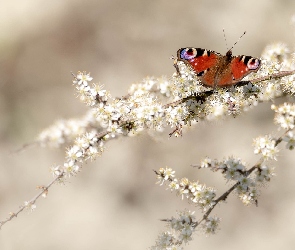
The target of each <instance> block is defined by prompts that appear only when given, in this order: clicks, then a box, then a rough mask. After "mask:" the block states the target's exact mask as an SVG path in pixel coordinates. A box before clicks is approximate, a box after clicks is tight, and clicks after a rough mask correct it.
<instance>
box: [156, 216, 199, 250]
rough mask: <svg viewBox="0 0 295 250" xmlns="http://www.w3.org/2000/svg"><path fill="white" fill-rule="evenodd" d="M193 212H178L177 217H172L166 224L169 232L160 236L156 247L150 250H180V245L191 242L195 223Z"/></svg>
mask: <svg viewBox="0 0 295 250" xmlns="http://www.w3.org/2000/svg"><path fill="white" fill-rule="evenodd" d="M194 220H195V217H194V212H190V211H183V212H178V217H177V218H174V217H172V218H171V219H169V220H165V221H167V222H168V225H167V226H168V227H169V228H170V229H171V231H166V232H163V233H162V234H160V236H159V237H158V239H157V240H156V245H155V246H153V247H151V249H152V250H161V249H171V250H172V249H173V250H178V249H182V244H187V243H188V242H189V241H191V240H192V234H193V232H194V231H195V227H196V223H195V222H194Z"/></svg>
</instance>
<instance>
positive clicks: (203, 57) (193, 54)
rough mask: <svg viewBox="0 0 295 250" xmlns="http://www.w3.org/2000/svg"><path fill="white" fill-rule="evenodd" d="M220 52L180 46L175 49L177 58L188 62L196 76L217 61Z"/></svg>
mask: <svg viewBox="0 0 295 250" xmlns="http://www.w3.org/2000/svg"><path fill="white" fill-rule="evenodd" d="M219 56H220V54H219V53H217V52H214V51H210V50H206V49H200V48H191V47H190V48H182V49H179V50H178V51H177V57H178V60H181V61H184V62H185V63H186V64H188V65H189V66H190V67H191V68H192V69H193V70H194V71H195V72H196V74H197V75H198V76H202V75H203V74H204V73H205V71H206V70H208V69H209V68H211V67H213V66H215V65H216V64H217V63H218V58H219Z"/></svg>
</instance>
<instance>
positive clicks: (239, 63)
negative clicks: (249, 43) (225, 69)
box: [231, 56, 261, 81]
mask: <svg viewBox="0 0 295 250" xmlns="http://www.w3.org/2000/svg"><path fill="white" fill-rule="evenodd" d="M260 66H261V60H260V59H258V58H254V57H251V56H235V57H233V58H232V61H231V71H232V76H233V80H234V81H240V80H242V79H243V78H244V77H245V76H246V75H248V74H250V73H252V72H256V71H257V70H258V69H259V68H260Z"/></svg>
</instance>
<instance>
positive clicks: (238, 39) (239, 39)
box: [229, 31, 246, 51]
mask: <svg viewBox="0 0 295 250" xmlns="http://www.w3.org/2000/svg"><path fill="white" fill-rule="evenodd" d="M245 34H246V31H244V33H243V34H242V35H241V36H240V37H239V39H238V41H236V42H235V43H234V45H233V46H232V47H231V48H230V49H229V51H230V50H232V49H233V48H234V47H235V45H236V44H237V43H238V42H239V41H240V40H241V38H242V37H243V36H244V35H245Z"/></svg>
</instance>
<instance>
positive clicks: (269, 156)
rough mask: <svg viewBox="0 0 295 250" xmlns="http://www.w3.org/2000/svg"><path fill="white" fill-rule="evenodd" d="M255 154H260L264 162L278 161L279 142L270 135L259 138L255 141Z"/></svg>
mask: <svg viewBox="0 0 295 250" xmlns="http://www.w3.org/2000/svg"><path fill="white" fill-rule="evenodd" d="M253 144H254V153H255V154H260V155H261V156H262V158H263V159H264V160H276V159H277V154H278V152H279V149H278V147H277V145H276V144H277V142H276V140H275V139H274V138H272V137H271V136H270V135H266V136H259V137H257V138H255V139H254V142H253Z"/></svg>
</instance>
